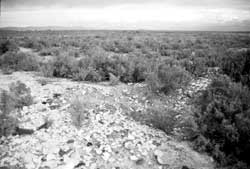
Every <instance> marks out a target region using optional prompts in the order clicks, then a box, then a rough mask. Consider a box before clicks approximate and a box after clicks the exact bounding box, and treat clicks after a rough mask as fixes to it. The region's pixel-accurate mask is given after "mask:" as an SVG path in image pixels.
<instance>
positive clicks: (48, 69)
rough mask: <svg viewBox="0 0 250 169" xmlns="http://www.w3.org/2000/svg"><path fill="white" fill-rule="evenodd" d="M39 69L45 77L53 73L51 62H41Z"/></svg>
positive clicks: (51, 75)
mask: <svg viewBox="0 0 250 169" xmlns="http://www.w3.org/2000/svg"><path fill="white" fill-rule="evenodd" d="M39 71H40V72H41V73H42V75H43V76H45V77H53V73H54V67H53V62H52V61H50V62H47V63H43V64H42V65H41V66H40V67H39Z"/></svg>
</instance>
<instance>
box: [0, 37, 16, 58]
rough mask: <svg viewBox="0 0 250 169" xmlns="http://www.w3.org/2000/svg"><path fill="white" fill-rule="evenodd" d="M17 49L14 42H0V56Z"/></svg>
mask: <svg viewBox="0 0 250 169" xmlns="http://www.w3.org/2000/svg"><path fill="white" fill-rule="evenodd" d="M17 50H18V47H17V45H16V43H15V42H13V41H10V40H4V41H1V42H0V55H2V54H4V53H6V52H9V51H13V52H14V51H17Z"/></svg>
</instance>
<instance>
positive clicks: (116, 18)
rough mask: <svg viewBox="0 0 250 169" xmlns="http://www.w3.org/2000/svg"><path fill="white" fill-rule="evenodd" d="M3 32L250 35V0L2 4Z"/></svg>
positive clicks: (5, 0) (13, 0)
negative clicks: (53, 29)
mask: <svg viewBox="0 0 250 169" xmlns="http://www.w3.org/2000/svg"><path fill="white" fill-rule="evenodd" d="M1 11H2V12H1V17H0V26H1V27H7V26H22V27H25V26H66V27H69V26H70V27H71V26H72V27H74V26H77V27H79V26H80V27H85V28H93V29H152V30H222V31H250V0H2V9H1Z"/></svg>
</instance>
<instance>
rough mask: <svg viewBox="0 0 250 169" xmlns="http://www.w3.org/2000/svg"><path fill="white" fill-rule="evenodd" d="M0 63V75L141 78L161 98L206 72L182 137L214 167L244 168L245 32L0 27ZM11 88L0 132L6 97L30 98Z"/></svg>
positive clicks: (248, 144) (248, 125) (249, 112)
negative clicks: (213, 162) (207, 82)
mask: <svg viewBox="0 0 250 169" xmlns="http://www.w3.org/2000/svg"><path fill="white" fill-rule="evenodd" d="M27 50H29V51H30V52H25V51H27ZM0 68H1V70H2V72H3V73H5V74H11V73H12V72H14V71H37V72H40V73H41V74H42V75H43V76H46V77H61V78H69V79H72V80H74V81H90V82H103V81H109V82H110V84H112V85H116V84H118V83H121V82H122V83H125V84H127V83H145V84H147V86H148V93H150V94H151V95H157V96H162V97H164V96H166V95H169V94H171V93H173V92H175V91H176V90H177V89H180V88H185V86H187V85H188V83H189V82H190V81H191V80H192V79H196V78H199V77H206V78H209V79H211V80H212V82H211V84H210V85H209V86H208V87H207V89H206V90H205V91H202V92H200V93H199V94H198V95H197V96H195V97H194V98H192V101H193V104H194V107H195V109H194V110H193V113H192V114H193V117H192V118H193V122H192V124H191V123H190V124H188V126H189V127H190V130H191V131H190V130H189V131H188V133H186V134H187V135H188V136H189V137H188V138H189V141H190V142H191V143H192V144H193V147H194V148H195V149H196V150H197V151H201V152H207V153H208V154H209V155H211V156H212V157H213V158H214V159H215V160H216V161H217V163H218V167H221V168H235V169H244V168H246V169H247V168H249V167H250V163H249V159H248V157H249V156H250V102H249V100H250V91H249V89H250V33H243V32H238V33H236V32H235V33H232V32H153V31H152V32H151V31H23V32H15V31H1V32H0ZM15 90H16V92H15V93H14V94H11V93H9V94H8V93H7V92H3V94H2V95H1V97H2V104H1V112H2V113H1V119H0V136H2V135H7V134H9V133H10V132H6V130H7V128H8V126H10V125H11V124H10V123H13V117H11V118H10V117H8V113H9V112H10V110H9V109H10V108H9V107H10V106H9V105H8V103H7V102H8V100H11V96H12V95H14V96H15V97H14V98H19V100H16V101H12V102H13V104H14V105H15V106H14V107H15V108H16V107H18V108H20V107H22V105H28V104H30V101H27V102H28V103H27V104H26V101H25V100H24V101H23V102H21V101H20V98H21V97H24V96H20V97H19V96H18V91H20V92H19V93H22V91H24V93H25V92H26V95H29V94H27V91H28V89H26V88H25V86H22V84H19V83H18V84H16V87H15V85H14V86H13V89H12V91H15ZM23 95H25V94H23ZM28 99H29V100H30V98H28ZM6 100H7V102H6ZM4 101H5V102H4ZM152 118H154V116H152ZM166 118H169V116H167V117H166ZM6 119H7V120H6ZM158 120H159V123H160V120H162V119H158ZM165 122H166V123H167V122H168V123H169V122H170V120H165ZM155 123H157V122H155ZM168 125H169V124H161V126H163V127H161V128H160V129H162V128H163V129H164V126H168ZM156 126H157V125H156ZM158 128H159V127H158Z"/></svg>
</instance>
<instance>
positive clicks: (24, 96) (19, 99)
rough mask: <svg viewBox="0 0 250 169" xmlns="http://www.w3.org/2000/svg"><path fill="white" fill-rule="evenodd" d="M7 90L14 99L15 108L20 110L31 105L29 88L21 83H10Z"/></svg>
mask: <svg viewBox="0 0 250 169" xmlns="http://www.w3.org/2000/svg"><path fill="white" fill-rule="evenodd" d="M9 88H10V92H11V94H12V96H13V98H15V108H18V109H20V108H22V107H23V106H29V105H31V104H32V103H33V98H32V96H31V91H30V88H28V87H27V86H26V85H25V84H24V83H22V82H21V81H17V82H15V83H11V84H10V87H9Z"/></svg>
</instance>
